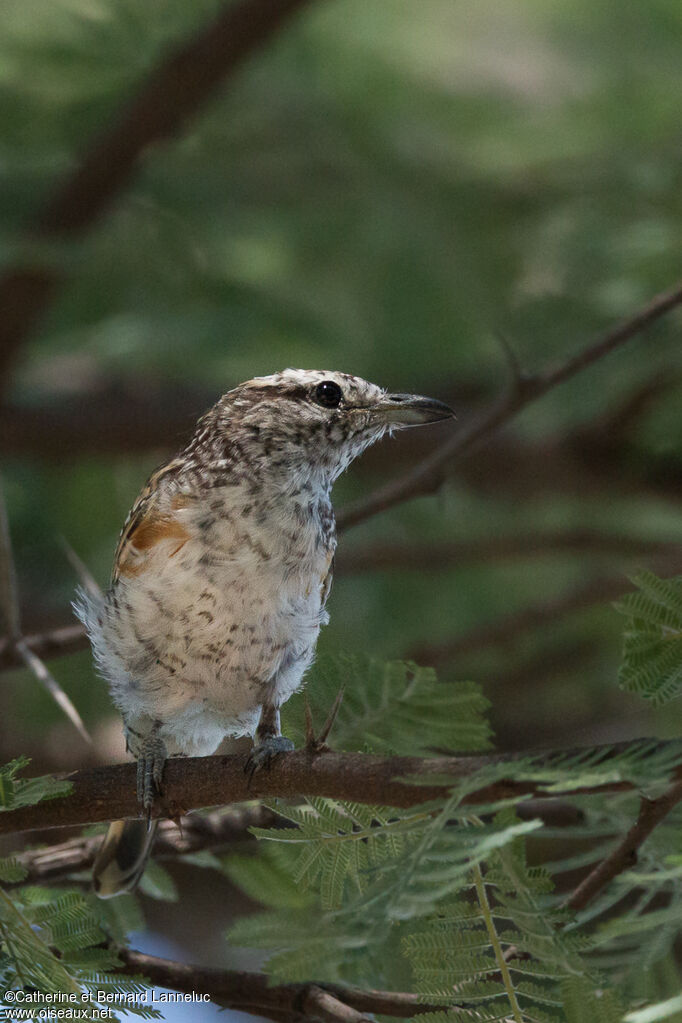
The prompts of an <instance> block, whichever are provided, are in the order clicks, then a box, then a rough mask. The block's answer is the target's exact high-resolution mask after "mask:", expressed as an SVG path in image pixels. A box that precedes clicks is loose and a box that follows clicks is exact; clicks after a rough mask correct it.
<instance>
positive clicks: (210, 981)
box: [117, 949, 437, 1023]
mask: <svg viewBox="0 0 682 1023" xmlns="http://www.w3.org/2000/svg"><path fill="white" fill-rule="evenodd" d="M117 954H118V956H119V958H120V959H121V960H122V962H123V964H124V965H123V969H121V970H119V971H118V972H120V973H124V974H128V975H133V976H135V975H139V974H143V975H144V976H145V977H147V978H148V979H149V980H150V981H151V982H152V984H153V985H154V986H156V987H166V988H170V989H171V990H173V991H183V992H186V993H188V994H190V993H191V992H193V991H194V992H199V993H201V994H207V995H210V996H211V1001H213V1002H215V1003H216V1004H217V1005H222V1006H224V1007H225V1008H227V1009H240V1010H241V1011H242V1012H250V1013H252V1014H254V1015H258V1016H265V1017H267V1018H268V1019H274V1020H282V1019H302V1018H303V1017H306V1018H317V1019H324V1020H329V1021H331V1023H341V1021H345V1023H356V1021H359V1020H361V1019H364V1018H365V1017H366V1015H367V1014H370V1013H379V1014H381V1015H384V1016H395V1017H403V1018H404V1017H409V1016H414V1015H416V1014H417V1013H421V1012H433V1011H434V1010H435V1009H436V1008H437V1006H433V1005H427V1004H425V1003H424V1002H422V1001H421V1000H420V999H419V996H418V995H413V994H407V993H404V992H393V991H372V990H364V989H362V988H357V987H350V986H348V987H347V986H344V985H340V984H280V985H275V986H273V985H271V984H270V983H269V981H268V978H267V977H266V976H265V974H263V973H245V972H241V971H237V970H220V969H215V968H211V967H205V966H196V965H193V964H188V963H178V962H174V961H172V960H170V959H160V958H158V957H157V956H150V955H146V954H144V953H143V952H136V951H134V950H133V949H122V950H120V951H118V952H117Z"/></svg>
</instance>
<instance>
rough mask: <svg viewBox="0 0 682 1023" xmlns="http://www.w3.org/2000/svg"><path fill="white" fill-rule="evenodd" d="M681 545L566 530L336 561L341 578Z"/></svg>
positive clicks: (392, 546) (381, 550)
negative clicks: (558, 555) (547, 556)
mask: <svg viewBox="0 0 682 1023" xmlns="http://www.w3.org/2000/svg"><path fill="white" fill-rule="evenodd" d="M679 550H680V545H679V544H675V543H674V542H672V541H664V540H646V539H642V538H638V537H636V536H631V535H630V536H628V535H624V534H617V533H607V532H605V531H603V530H598V529H566V530H554V531H551V532H538V531H536V532H530V533H512V534H510V535H509V536H495V535H492V536H487V537H482V538H480V539H474V540H451V541H448V542H447V543H431V544H425V543H422V544H408V543H379V544H372V545H371V546H367V547H365V548H362V547H360V548H358V547H356V548H355V549H353V548H351V549H349V550H345V549H344V548H343V545H342V548H341V550H340V551H339V553H338V554H337V556H336V569H337V571H338V572H339V573H340V574H341V575H358V574H360V573H362V572H376V571H391V570H404V569H413V570H414V571H417V572H423V571H428V570H431V571H435V572H437V571H441V570H442V571H450V570H451V569H452V568H461V567H463V566H470V565H472V564H473V565H479V564H486V563H488V562H493V563H495V564H497V563H498V562H500V561H506V560H512V559H516V558H536V557H543V556H545V555H547V554H597V555H602V554H603V555H607V554H608V555H617V556H628V555H630V556H631V555H637V556H640V557H650V556H652V555H671V556H675V555H676V554H678V553H679Z"/></svg>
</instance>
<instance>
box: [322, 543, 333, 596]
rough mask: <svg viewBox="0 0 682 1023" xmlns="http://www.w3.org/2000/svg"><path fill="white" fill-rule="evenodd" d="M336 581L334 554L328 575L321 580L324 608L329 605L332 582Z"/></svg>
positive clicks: (330, 561)
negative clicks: (328, 598)
mask: <svg viewBox="0 0 682 1023" xmlns="http://www.w3.org/2000/svg"><path fill="white" fill-rule="evenodd" d="M333 579H334V555H333V554H332V556H331V558H330V560H329V568H328V569H327V574H326V575H324V576H323V577H322V580H321V591H320V592H321V601H320V604H321V607H324V606H325V604H326V603H327V597H328V596H329V594H330V592H331V588H332V582H333Z"/></svg>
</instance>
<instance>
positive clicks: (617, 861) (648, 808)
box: [564, 781, 682, 911]
mask: <svg viewBox="0 0 682 1023" xmlns="http://www.w3.org/2000/svg"><path fill="white" fill-rule="evenodd" d="M680 800H682V781H678V782H676V783H675V784H674V785H671V786H670V788H669V789H668V791H667V792H665V793H664V794H663V795H662V796H660V797H659V798H658V799H647V798H646V797H643V798H642V801H641V803H640V808H639V815H638V817H637V820H636V821H635V823H634V824H633V825H632V827H631V828H630V830H629V831H628V833H627V835H626V836H625V838H623V840H622V841H621V842H619V843H618V845H617V846H616V848H615V849H614V850H613V852H612V853H610V854H609V855H608V856H607V857H606V859H604V860H602V861H601V863H598V864H597V866H596V867H595V868H594V870H593V871H591V872H590V873H589V874H588V875H587V877H586V878H585V879H584V880H583V881H581V882H580V884H579V885H578V887H577V888H576V889H575V891H574V892H573V894H572V895H571V896H570V898H568V899H567V900H566V902H565V903H564V905H565V906H566V908H567V909H573V910H576V911H577V910H580V909H584V908H585V906H586V905H587V904H588V903H589V902H591V901H592V899H593V898H594V897H595V895H597V894H598V893H599V892H600V891H601V890H602V888H605V887H606V885H607V884H608V883H609V882H610V881H612V880H613V879H614V877H617V876H618V874H622V873H623V871H624V870H627V869H628V868H630V867H633V866H634V865H635V863H636V862H637V851H638V849H639V848H640V846H641V845H642V844H643V843H644V841H645V840H646V839H647V838H648V837H649V835H650V834H651V832H652V831H653V830H654V828H655V827H657V826H658V825H659V824H660V823H661V821H662V820H663V819H664V818H665V817H667V816H668V814H669V813H670V811H671V810H673V809H674V808H675V807H676V806H677V804H678V803H679V802H680Z"/></svg>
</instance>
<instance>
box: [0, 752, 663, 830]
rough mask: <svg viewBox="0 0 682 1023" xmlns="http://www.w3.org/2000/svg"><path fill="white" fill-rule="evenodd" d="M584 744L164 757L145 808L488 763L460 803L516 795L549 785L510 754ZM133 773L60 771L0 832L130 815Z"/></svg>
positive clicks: (356, 792) (359, 788)
mask: <svg viewBox="0 0 682 1023" xmlns="http://www.w3.org/2000/svg"><path fill="white" fill-rule="evenodd" d="M643 742H644V740H641V739H640V740H638V741H636V742H633V743H620V744H613V743H611V744H609V745H607V746H603V747H596V748H595V747H590V749H589V752H590V753H591V755H597V759H598V760H599V762H600V763H608V762H609V760H610V759H611V758H613V757H618V756H622V754H623V753H624V751H627V750H629V749H635V748H641V746H642V743H643ZM667 745H671V746H675V748H677V745H676V744H675V743H671V744H668V743H665V742H662V743H658V744H657V748H665V747H666V746H667ZM652 748H653V747H652ZM581 752H587V751H581V750H553V751H551V752H546V753H537V754H528V753H526V754H511V755H504V754H498V755H489V756H448V757H426V758H424V757H403V756H391V757H380V756H374V755H371V754H366V753H336V752H331V751H329V752H324V753H312V752H310V751H309V750H306V749H303V750H298V751H296V752H293V753H287V754H286V755H282V756H280V757H278V758H277V760H276V761H275V762H274V763H273V764H272V766H271V768H270V769H269V770H268V771H263V772H260V773H257V774H256V775H254V776H253V778H249V777H248V776H247V774H245V771H244V767H245V763H246V758H245V757H243V756H213V757H186V758H177V759H176V758H171V759H169V760H168V762H167V763H166V766H165V768H164V800H163V802H162V803H161V802H159V801H157V805H156V806H155V807H154V811H153V814H152V816H154V817H171V818H174V817H178V816H180V815H182V814H184V813H187V812H188V811H189V810H192V809H194V810H198V809H202V808H205V807H209V806H224V805H227V804H233V803H243V802H245V801H247V800H252V799H257V798H260V797H266V796H277V797H281V798H301V797H302V796H324V797H327V798H330V799H342V800H351V801H353V800H354V801H356V802H359V803H363V804H365V805H379V806H395V807H411V806H418V805H420V804H422V803H424V802H428V801H429V800H432V799H438V798H441V797H442V796H443V794H444V793H445V792H446V791H447V784H446V783H445V782H444V779H445V778H451V779H452V783H453V784H457V783H460V782H462V781H463V780H466V779H472V778H473V777H475V775H476V773H477V772H478V771H480V770H481V769H485V768H488V767H490V766H491V765H496V766H497V769H498V770H499V771H500V774H502V777H500V778H498V780H497V781H495V782H493V783H488V784H485V785H484V786H482V787H481V788H479V789H476V790H475V791H474V790H473V787H472V790H471V791H468V794H467V795H465V796H463V800H462V801H463V802H464V803H466V804H467V805H469V804H477V803H483V802H493V801H497V800H499V799H508V798H513V797H516V796H545V795H546V794H547V793H546V791H545V789H544V787H543V785H542V784H541V783H540V782H536V781H534V780H532V778H527V779H524V780H519V779H517V778H515V777H514V772H513V769H512V768H513V764H514V762H515V761H516V760H518V759H519V756H526V757H527V756H529V755H532V756H533V759H534V761H535V762H536V763H537V764H545V765H546V764H551V763H553V762H556V761H557V758H559V761H560V762H562V763H565V760H566V757H567V756H570V755H575V756H577V755H578V754H580V753H581ZM505 764H509V766H510V776H509V777H505V776H504V775H503V765H505ZM135 774H136V765H135V764H116V765H114V766H111V767H95V768H88V769H87V770H83V771H74V772H72V773H71V774H66V775H58V777H60V778H65V779H67V780H68V781H70V782H71V783H72V786H73V788H72V791H71V792H70V794H69V795H68V796H66V797H63V798H60V799H52V800H49V801H47V802H42V803H39V804H38V805H36V806H29V807H22V808H20V809H17V810H11V811H7V812H6V813H3V814H0V834H12V833H15V832H20V831H31V830H42V829H45V828H58V827H67V826H73V825H84V824H93V823H100V822H102V821H109V820H112V819H114V818H137V817H139V816H140V807H139V804H138V802H137V797H136V784H135ZM404 779H410V780H409V781H407V780H404ZM415 782H418V784H415ZM633 787H634V786H633V784H632V783H630V782H628V781H615V782H608V783H604V784H599V785H596V786H594V787H589V788H581V789H576V790H574V791H570V790H564V791H563V792H562V798H564V799H565V798H566V797H568V796H570V795H575V794H576V793H577V792H580V793H587V792H605V791H609V792H616V791H618V792H621V791H630V790H631V789H632V788H633Z"/></svg>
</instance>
